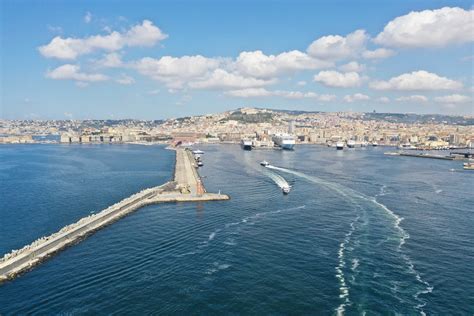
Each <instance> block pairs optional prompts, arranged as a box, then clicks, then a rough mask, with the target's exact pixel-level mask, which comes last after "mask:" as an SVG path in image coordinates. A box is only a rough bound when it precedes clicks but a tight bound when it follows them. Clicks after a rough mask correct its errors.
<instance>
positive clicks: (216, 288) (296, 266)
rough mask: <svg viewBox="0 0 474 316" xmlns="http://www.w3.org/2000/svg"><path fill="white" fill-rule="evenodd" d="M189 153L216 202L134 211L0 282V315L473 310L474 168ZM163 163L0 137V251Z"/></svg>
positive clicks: (371, 155) (160, 154) (111, 195)
mask: <svg viewBox="0 0 474 316" xmlns="http://www.w3.org/2000/svg"><path fill="white" fill-rule="evenodd" d="M195 148H199V149H201V150H203V151H204V152H205V154H204V155H203V161H204V166H203V167H202V168H200V169H199V173H200V175H201V176H202V179H203V182H204V184H205V187H206V189H207V191H209V192H216V193H217V192H219V191H220V192H221V193H226V194H229V195H230V196H231V200H229V201H219V202H206V203H204V202H203V203H172V204H159V205H152V206H147V207H144V208H142V209H139V210H137V211H136V212H134V213H132V214H130V215H128V216H126V217H124V218H122V219H121V220H119V221H117V222H115V223H114V224H112V225H109V226H107V227H105V228H103V229H102V230H100V231H98V232H96V233H95V234H93V235H91V236H89V237H88V238H87V239H85V240H83V241H82V242H80V243H78V244H76V245H74V246H71V247H69V248H67V249H65V250H64V251H62V252H60V253H59V254H57V255H56V256H54V257H51V258H49V259H48V260H46V261H45V262H43V263H42V264H41V265H39V266H37V267H35V268H34V269H32V270H31V271H29V272H27V273H25V274H23V275H21V276H20V277H18V278H17V279H15V280H13V281H9V282H6V283H4V284H3V285H0V315H24V314H40V315H96V314H122V315H136V314H139V315H143V314H153V315H158V314H159V315H163V314H166V315H168V314H178V315H473V313H474V190H473V189H474V172H472V171H465V170H463V169H462V162H460V161H444V160H436V159H421V158H413V157H397V156H387V155H384V152H385V151H389V150H390V149H389V148H382V147H377V148H372V147H367V148H355V149H345V150H343V151H336V150H335V149H334V148H327V147H321V146H311V145H300V146H297V147H296V148H295V150H294V151H281V150H253V151H243V150H242V149H241V148H240V147H239V146H237V145H221V144H220V145H200V146H198V147H195ZM262 160H267V161H268V162H269V163H270V166H269V167H268V168H264V167H262V166H260V164H259V163H260V161H262ZM173 167H174V152H173V151H170V150H166V149H165V147H164V146H160V145H156V146H140V145H131V144H129V145H127V144H113V145H105V144H104V145H92V144H91V145H84V144H83V145H79V144H78V145H59V144H24V145H22V144H19V145H2V146H0V254H3V253H7V252H9V251H11V250H12V249H18V248H21V247H23V246H24V245H26V244H28V243H30V242H32V241H34V240H35V239H37V238H39V237H41V236H45V235H48V234H51V233H54V232H56V231H57V230H59V229H61V228H62V227H63V226H65V225H68V224H70V223H73V222H75V221H77V220H79V219H80V218H82V217H84V216H87V215H89V214H92V213H96V212H99V211H100V210H102V209H104V208H106V207H107V206H109V205H111V204H113V203H115V202H118V201H120V200H121V199H123V198H126V197H128V196H129V195H131V194H133V193H135V192H137V191H139V190H141V189H144V188H148V187H152V186H156V185H160V184H162V183H164V182H166V181H168V180H170V179H171V177H172V172H173ZM285 185H290V186H291V192H290V193H289V194H288V195H284V194H282V191H281V187H283V186H285Z"/></svg>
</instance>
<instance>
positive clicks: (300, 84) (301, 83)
mask: <svg viewBox="0 0 474 316" xmlns="http://www.w3.org/2000/svg"><path fill="white" fill-rule="evenodd" d="M296 84H297V85H298V86H306V81H304V80H301V81H298V82H297V83H296Z"/></svg>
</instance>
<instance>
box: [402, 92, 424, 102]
mask: <svg viewBox="0 0 474 316" xmlns="http://www.w3.org/2000/svg"><path fill="white" fill-rule="evenodd" d="M396 100H397V101H399V102H418V103H420V102H428V98H427V97H425V96H424V95H419V94H416V95H410V96H404V97H399V98H397V99H396Z"/></svg>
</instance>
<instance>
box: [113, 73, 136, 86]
mask: <svg viewBox="0 0 474 316" xmlns="http://www.w3.org/2000/svg"><path fill="white" fill-rule="evenodd" d="M115 82H117V83H119V84H122V85H130V84H132V83H134V82H135V79H133V78H132V77H130V76H127V75H126V74H122V75H121V76H120V78H118V79H116V80H115Z"/></svg>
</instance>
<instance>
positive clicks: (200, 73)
mask: <svg viewBox="0 0 474 316" xmlns="http://www.w3.org/2000/svg"><path fill="white" fill-rule="evenodd" d="M220 64H221V61H219V60H217V59H213V58H206V57H203V56H201V55H196V56H183V57H172V56H163V57H161V58H160V59H154V58H151V57H145V58H142V59H140V60H138V61H136V62H135V63H134V64H133V66H132V67H133V68H135V69H137V70H138V72H139V73H141V74H142V75H145V76H148V77H150V78H152V79H153V80H157V81H161V82H163V83H165V84H166V85H167V86H168V87H169V88H175V89H178V88H182V87H183V85H184V84H185V83H186V82H188V81H190V80H192V79H197V78H201V79H203V77H204V76H205V75H206V74H208V73H209V72H210V71H212V70H214V69H216V68H217V67H218V66H219V65H220Z"/></svg>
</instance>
